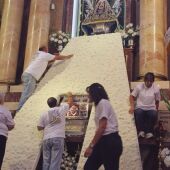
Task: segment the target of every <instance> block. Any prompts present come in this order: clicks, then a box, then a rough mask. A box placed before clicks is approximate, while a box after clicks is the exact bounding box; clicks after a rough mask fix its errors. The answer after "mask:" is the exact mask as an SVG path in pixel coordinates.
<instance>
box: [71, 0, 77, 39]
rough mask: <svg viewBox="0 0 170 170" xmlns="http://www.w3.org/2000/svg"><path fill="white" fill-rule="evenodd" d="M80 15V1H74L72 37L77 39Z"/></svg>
mask: <svg viewBox="0 0 170 170" xmlns="http://www.w3.org/2000/svg"><path fill="white" fill-rule="evenodd" d="M78 14H79V0H74V3H73V21H72V32H71V37H76V36H77V31H78V18H79V16H78Z"/></svg>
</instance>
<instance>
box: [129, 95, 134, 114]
mask: <svg viewBox="0 0 170 170" xmlns="http://www.w3.org/2000/svg"><path fill="white" fill-rule="evenodd" d="M129 102H130V109H129V113H130V114H133V113H134V110H135V97H134V96H132V95H130V96H129Z"/></svg>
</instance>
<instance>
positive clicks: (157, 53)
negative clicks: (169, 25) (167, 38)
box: [139, 0, 167, 79]
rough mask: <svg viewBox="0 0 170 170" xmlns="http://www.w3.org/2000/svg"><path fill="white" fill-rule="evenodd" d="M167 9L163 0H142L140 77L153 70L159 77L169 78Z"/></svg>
mask: <svg viewBox="0 0 170 170" xmlns="http://www.w3.org/2000/svg"><path fill="white" fill-rule="evenodd" d="M165 11H166V5H165V4H164V1H162V0H161V1H160V0H149V1H148V0H142V1H140V59H139V60H140V62H139V65H140V66H139V77H140V78H141V77H143V76H144V74H145V73H147V72H153V73H154V74H155V76H156V77H157V79H166V78H167V68H166V67H167V65H166V60H167V59H166V58H167V57H166V53H165V44H164V34H165V25H166V24H165V23H166V17H165Z"/></svg>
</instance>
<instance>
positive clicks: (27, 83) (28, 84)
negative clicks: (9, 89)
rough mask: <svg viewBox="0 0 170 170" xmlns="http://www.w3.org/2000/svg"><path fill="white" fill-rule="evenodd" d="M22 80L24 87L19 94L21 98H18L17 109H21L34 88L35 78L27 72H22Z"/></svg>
mask: <svg viewBox="0 0 170 170" xmlns="http://www.w3.org/2000/svg"><path fill="white" fill-rule="evenodd" d="M21 79H22V82H23V85H24V89H23V92H22V95H21V98H20V100H19V104H18V108H17V111H19V110H20V109H21V107H22V106H23V104H24V103H25V102H26V100H27V99H28V98H29V97H30V96H31V95H32V93H33V92H34V90H35V88H36V79H35V78H34V77H33V76H32V75H31V74H29V73H23V75H22V78H21Z"/></svg>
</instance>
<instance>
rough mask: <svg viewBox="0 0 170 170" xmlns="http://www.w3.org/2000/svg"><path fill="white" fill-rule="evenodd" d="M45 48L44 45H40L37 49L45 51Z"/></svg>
mask: <svg viewBox="0 0 170 170" xmlns="http://www.w3.org/2000/svg"><path fill="white" fill-rule="evenodd" d="M46 49H47V47H46V46H41V47H40V48H39V51H45V50H46Z"/></svg>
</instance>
